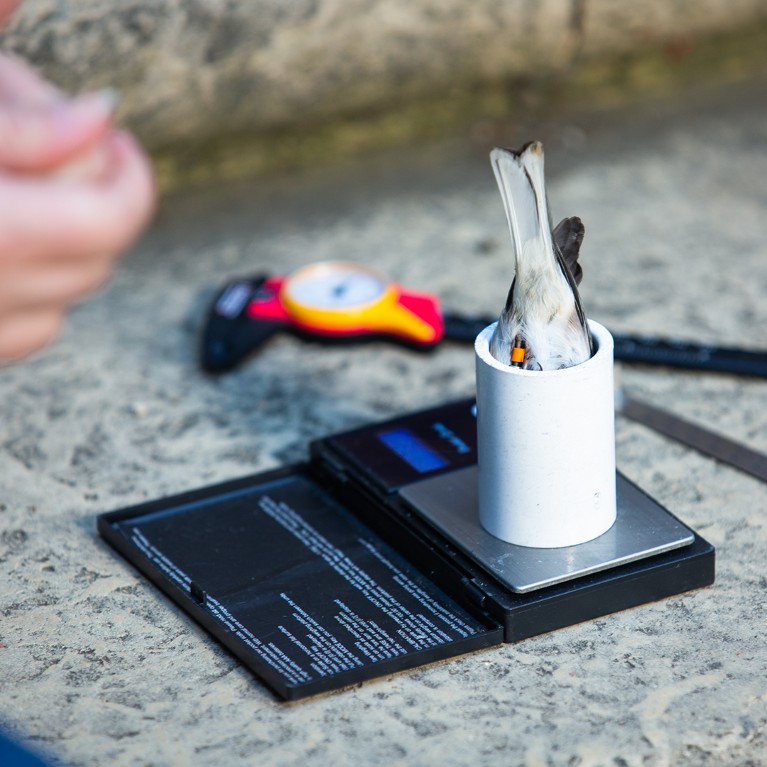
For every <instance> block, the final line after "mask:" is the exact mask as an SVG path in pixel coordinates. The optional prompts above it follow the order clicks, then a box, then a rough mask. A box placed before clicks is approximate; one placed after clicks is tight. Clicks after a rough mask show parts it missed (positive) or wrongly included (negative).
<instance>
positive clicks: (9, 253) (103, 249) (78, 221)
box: [0, 133, 156, 263]
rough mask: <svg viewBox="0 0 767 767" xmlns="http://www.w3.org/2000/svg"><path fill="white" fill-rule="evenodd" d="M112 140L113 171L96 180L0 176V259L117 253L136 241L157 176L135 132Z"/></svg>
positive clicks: (152, 200) (152, 202)
mask: <svg viewBox="0 0 767 767" xmlns="http://www.w3.org/2000/svg"><path fill="white" fill-rule="evenodd" d="M107 143H108V149H109V153H110V161H109V168H110V172H109V173H107V174H106V176H105V177H104V178H102V179H101V180H99V181H97V182H87V181H83V180H79V179H63V180H60V181H58V182H56V183H53V182H51V181H50V180H44V179H29V178H27V177H23V176H11V175H6V176H5V177H3V176H2V175H0V218H1V219H2V224H3V225H2V226H0V261H2V260H3V259H4V260H5V261H6V263H13V262H15V261H25V260H30V259H31V260H35V259H40V258H43V259H47V258H49V257H50V256H60V257H61V258H72V257H74V258H77V257H81V256H83V255H87V254H90V253H111V254H116V253H117V252H119V251H122V250H124V249H125V248H126V247H127V246H128V245H130V244H131V243H132V242H133V240H134V239H135V238H136V236H137V235H138V233H139V232H140V231H141V230H142V229H143V227H144V226H145V225H146V223H147V221H148V220H149V217H150V216H151V214H152V212H153V210H154V205H155V199H156V191H155V185H154V178H153V175H152V171H151V167H150V165H149V161H148V160H147V158H146V157H145V155H144V154H143V152H142V151H141V150H140V149H139V147H138V145H137V144H136V143H135V142H134V141H133V139H131V138H130V136H128V135H127V134H123V133H119V134H114V135H112V136H110V138H109V140H108V142H107Z"/></svg>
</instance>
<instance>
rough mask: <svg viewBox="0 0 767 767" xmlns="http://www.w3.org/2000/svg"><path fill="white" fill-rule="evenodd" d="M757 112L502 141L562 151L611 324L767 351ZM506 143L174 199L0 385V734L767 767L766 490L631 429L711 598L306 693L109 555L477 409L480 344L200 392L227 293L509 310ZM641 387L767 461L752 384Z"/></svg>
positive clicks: (89, 747) (322, 353) (335, 361)
mask: <svg viewBox="0 0 767 767" xmlns="http://www.w3.org/2000/svg"><path fill="white" fill-rule="evenodd" d="M764 95H765V83H764V82H760V83H753V84H750V85H742V86H737V87H736V86H733V87H731V88H728V89H725V90H720V91H717V92H700V93H696V94H687V96H685V97H677V98H674V99H671V100H668V101H666V102H662V103H656V104H653V105H647V104H646V105H644V106H643V107H641V108H638V107H637V108H635V109H632V110H631V111H624V112H621V113H616V114H611V115H602V116H595V115H592V116H590V117H582V118H576V117H574V116H569V117H567V118H566V119H564V120H559V121H552V122H551V124H547V125H539V126H534V127H533V128H532V129H531V132H530V134H529V135H520V134H518V133H515V134H513V135H512V134H510V133H507V132H504V129H503V127H501V128H500V129H498V131H496V133H495V134H493V136H492V139H491V141H497V142H498V143H504V142H507V143H522V141H524V140H526V139H528V138H533V137H537V138H541V139H543V140H544V142H545V144H546V147H547V162H548V177H549V195H550V201H551V204H552V207H553V210H554V215H555V217H557V218H559V217H562V216H564V215H570V214H578V215H580V216H581V217H582V218H583V219H584V221H585V222H586V227H587V237H586V241H585V245H584V249H583V255H582V260H583V263H584V268H585V278H584V283H583V299H584V302H585V306H586V308H587V311H588V314H589V315H590V316H591V317H593V318H594V319H597V320H599V321H601V322H603V323H604V324H606V325H608V326H609V327H611V328H612V329H614V330H621V331H628V330H630V331H636V332H654V333H663V334H667V335H669V334H672V335H677V336H681V337H686V338H692V339H698V340H700V341H707V342H709V341H710V342H719V343H722V344H740V345H743V346H748V347H761V348H765V347H767V334H766V333H765V328H767V301H766V300H765V296H767V260H765V231H766V230H765V223H764V222H765V210H767V184H766V183H765V179H767V102H766V101H765V98H764ZM485 143H487V145H485ZM489 143H490V141H488V142H482V141H479V140H478V141H477V142H475V143H474V144H472V145H451V146H439V147H432V148H429V149H425V150H413V151H410V152H408V153H405V152H401V153H398V154H393V155H387V156H385V157H377V158H373V159H371V160H370V161H369V162H368V163H366V164H365V165H361V164H360V165H355V166H353V167H347V168H341V169H338V170H335V171H332V172H331V171H322V172H317V173H306V174H301V175H299V174H296V175H295V176H293V177H282V178H278V179H271V180H266V179H262V180H260V181H258V182H254V183H252V184H249V185H248V184H241V185H239V186H230V187H227V188H224V189H206V190H202V191H199V192H188V193H186V194H185V195H183V196H178V197H176V198H175V199H172V200H168V201H167V203H166V205H165V206H164V208H163V210H162V212H161V215H160V216H159V218H158V220H157V222H156V224H155V226H154V227H153V229H152V231H151V232H150V233H149V234H148V236H147V237H146V238H145V239H144V240H143V242H142V243H141V244H140V245H139V246H138V247H137V248H136V250H135V252H134V253H133V254H132V256H131V257H130V258H129V259H128V260H127V261H126V262H125V264H124V266H123V267H122V269H121V271H120V273H119V275H118V277H117V279H116V280H115V281H114V282H113V284H112V285H111V286H110V287H109V288H108V289H107V290H106V291H105V292H104V293H103V294H101V295H100V296H98V297H97V298H96V299H95V300H92V301H90V302H88V303H87V304H85V305H83V306H82V307H81V308H79V309H78V310H77V311H76V312H75V313H74V314H73V315H72V318H71V322H70V324H69V327H68V329H67V331H66V333H65V334H64V337H63V338H62V339H61V341H60V342H59V343H58V344H57V345H56V346H55V347H53V348H52V349H50V350H49V351H48V352H47V353H45V354H43V355H41V356H40V357H38V358H37V359H35V360H33V361H31V362H28V363H25V364H22V365H18V366H16V367H11V368H7V369H4V370H2V371H1V372H0V442H1V444H2V448H1V450H0V476H2V483H3V497H2V499H1V504H0V531H2V532H1V538H0V576H1V577H2V584H3V586H2V588H1V589H0V615H2V619H1V620H0V691H1V693H2V697H1V698H0V700H2V703H0V720H2V721H4V722H5V725H6V727H7V728H8V729H9V730H10V731H11V732H12V733H13V734H14V735H15V736H17V737H19V738H23V739H24V741H25V742H26V743H28V744H29V745H31V746H33V747H35V748H38V749H42V750H43V751H44V752H46V753H47V754H49V755H50V758H51V759H52V760H53V761H54V763H57V764H59V763H60V764H68V765H107V764H109V765H187V764H193V765H222V764H224V765H245V764H258V765H262V766H263V765H280V767H289V766H290V765H305V764H311V765H331V764H332V765H334V766H337V765H346V764H357V765H362V764H365V765H379V764H380V765H383V764H386V765H390V764H414V765H415V764H417V765H427V764H429V765H431V764H435V765H436V764H439V765H467V764H474V765H491V764H492V765H495V764H504V765H560V764H561V765H605V766H606V765H615V766H616V767H617V766H618V765H631V766H632V767H633V766H634V765H675V766H679V765H682V766H684V765H690V767H692V766H693V765H694V766H695V767H697V766H699V765H759V764H765V763H767V756H765V754H767V683H765V679H767V646H766V645H765V642H764V637H763V634H764V626H765V615H764V605H765V598H766V597H767V580H766V579H765V574H764V562H765V561H766V554H767V527H766V526H765V516H764V515H765V508H767V487H765V485H764V484H763V483H761V482H759V481H757V480H755V479H751V478H749V477H746V476H745V475H743V474H740V473H738V472H737V471H735V470H734V469H731V468H727V467H725V466H722V465H719V464H717V463H716V462H714V461H712V460H710V459H708V458H705V457H703V456H701V455H698V454H696V453H694V452H692V451H691V450H689V449H686V448H684V447H681V446H679V445H677V444H674V443H672V442H670V441H667V440H666V439H663V438H661V437H659V436H657V435H656V434H654V433H653V432H651V431H649V430H648V429H646V428H644V427H642V426H639V425H636V424H633V423H630V422H628V421H625V420H624V419H622V418H619V419H618V423H617V433H618V437H617V456H618V463H619V466H620V468H621V469H622V470H623V471H624V472H625V473H626V474H627V475H628V476H629V477H630V478H632V479H634V480H635V481H637V482H638V483H639V484H640V485H641V486H642V487H643V488H645V489H646V490H647V491H648V492H649V493H650V494H652V495H653V496H655V497H656V498H657V499H658V500H659V501H660V502H661V503H663V504H664V505H665V506H667V507H668V508H669V509H670V510H671V511H673V512H674V513H675V514H677V515H678V516H679V517H681V518H682V519H683V520H684V521H685V522H687V523H688V524H690V525H691V526H693V527H694V528H695V529H697V530H698V531H699V532H700V533H701V534H702V535H704V536H705V537H706V538H707V539H708V540H710V541H711V542H712V543H713V544H714V545H715V546H716V547H717V554H718V571H717V580H716V583H715V585H714V586H713V587H711V588H707V589H704V590H701V591H698V592H695V593H690V594H685V595H682V596H678V597H674V598H671V599H667V600H664V601H662V602H659V603H656V604H652V605H648V606H644V607H640V608H636V609H633V610H629V611H626V612H623V613H620V614H616V615H611V616H608V617H605V618H601V619H599V620H595V621H590V622H587V623H583V624H581V625H577V626H574V627H572V628H568V629H565V630H561V631H558V632H555V633H552V634H548V635H544V636H541V637H538V638H533V639H530V640H527V641H524V642H522V643H520V644H517V645H505V646H502V647H498V648H495V649H490V650H486V651H482V652H478V653H475V654H472V655H469V656H465V657H462V658H459V659H456V660H452V661H449V662H443V663H438V664H434V665H431V666H428V667H426V668H421V669H418V670H415V671H410V672H405V673H401V674H398V675H396V676H392V677H388V678H384V679H380V680H377V681H373V682H369V683H366V684H364V685H362V686H359V687H355V688H353V689H347V690H345V691H343V692H339V693H334V694H327V695H324V696H321V697H318V698H314V699H310V700H308V701H305V702H301V703H297V704H290V705H285V704H282V703H279V702H277V701H276V699H275V698H274V697H273V696H272V694H271V693H270V692H269V691H268V690H267V689H266V688H265V687H264V686H263V685H262V684H261V683H259V682H258V681H257V680H256V679H255V678H254V677H253V676H251V674H250V673H248V672H247V671H246V670H244V669H243V668H242V667H241V666H240V665H239V663H238V662H237V661H235V660H234V659H233V658H232V657H230V655H228V654H227V653H226V652H225V651H223V650H222V649H221V648H220V647H219V646H218V645H217V644H215V643H214V642H213V641H212V640H211V639H209V638H208V636H207V635H206V634H205V633H204V632H203V631H202V630H200V629H199V628H197V626H196V625H194V624H193V623H192V622H191V621H190V620H188V619H187V618H186V617H185V616H184V615H182V614H181V613H180V612H179V611H178V610H176V609H175V608H173V607H172V606H171V605H170V604H169V602H168V601H167V600H166V599H165V598H163V597H162V596H160V595H159V594H158V592H157V591H155V590H154V588H153V587H152V586H150V585H149V584H148V583H147V582H146V581H145V580H144V579H143V578H141V577H139V576H138V575H137V574H136V572H135V571H134V570H133V569H132V568H131V567H129V566H128V565H127V564H125V563H124V562H123V561H122V560H120V559H119V558H117V557H116V556H115V555H114V553H113V552H112V551H111V550H110V549H109V548H108V547H107V545H106V544H104V543H103V542H102V541H101V540H100V539H99V538H98V536H97V534H96V528H95V519H96V516H97V514H99V513H101V512H103V511H108V510H112V509H115V508H119V507H122V506H127V505H130V504H133V503H136V502H140V501H143V500H146V499H151V498H155V497H159V496H162V495H165V494H169V493H172V492H176V491H181V490H184V489H191V488H194V487H198V486H201V485H204V484H208V483H212V482H215V481H218V480H223V479H226V478H230V477H236V476H239V475H244V474H248V473H251V472H253V471H257V470H263V469H268V468H272V467H275V466H277V465H280V464H282V463H285V462H288V461H293V460H297V459H301V458H303V457H304V456H305V453H306V445H307V441H308V440H309V439H311V438H313V437H318V436H321V435H324V434H327V433H329V432H332V431H335V430H340V429H343V428H347V427H351V426H354V425H359V424H363V423H366V422H368V421H370V420H373V419H380V418H383V417H386V416H390V415H393V414H395V413H401V412H404V411H407V410H410V409H416V408H421V407H424V406H431V405H435V404H438V403H440V402H442V401H446V400H450V399H452V398H455V397H459V396H464V395H470V394H471V393H472V391H473V354H472V351H471V349H469V348H465V347H460V346H456V345H447V344H446V345H444V346H443V347H442V348H440V349H439V350H437V351H436V352H435V353H434V354H431V355H419V354H416V353H413V352H409V351H407V350H404V349H400V348H396V347H393V346H389V345H385V344H377V343H376V344H372V345H367V346H363V347H342V348H325V347H321V346H318V345H309V344H305V343H301V342H299V341H297V340H294V339H292V338H288V337H284V338H277V339H274V340H273V341H272V342H271V343H270V344H269V345H268V347H266V348H264V349H263V351H262V353H261V354H260V356H258V357H257V358H256V359H253V360H252V361H251V362H250V363H249V364H248V365H247V366H245V367H243V368H241V369H240V370H238V371H237V372H235V373H233V374H231V375H228V376H226V377H221V378H210V377H207V376H205V375H203V374H202V373H201V372H200V370H199V368H198V365H197V358H196V343H197V338H198V333H199V329H200V323H201V317H202V313H203V310H204V308H205V306H206V304H207V302H208V301H209V299H210V297H211V295H212V292H213V290H214V289H215V288H216V287H217V286H218V285H219V284H220V283H221V281H222V280H223V279H225V278H226V277H229V276H232V275H238V274H243V273H245V274H246V273H249V272H255V271H259V270H262V269H268V270H272V271H274V272H275V273H282V272H287V271H290V270H292V269H294V268H296V267H298V266H300V265H302V264H305V263H308V262H312V261H315V260H319V259H328V258H345V259H354V260H359V261H363V262H365V263H370V264H375V265H376V266H377V267H379V268H380V269H382V270H384V271H385V272H387V273H388V274H390V275H391V276H392V277H394V278H396V279H397V280H399V281H401V282H403V283H404V284H406V285H410V286H412V287H416V288H420V289H423V290H429V291H433V292H436V293H438V294H439V295H440V296H441V297H442V300H443V304H444V305H445V307H446V308H449V309H453V310H463V311H467V312H483V313H495V312H497V310H498V309H499V308H500V306H501V304H502V302H503V299H504V297H505V293H506V290H507V289H508V284H509V281H510V279H511V265H510V261H511V259H510V253H509V248H508V247H507V245H506V237H507V235H506V232H505V222H504V220H503V214H502V209H501V204H500V198H499V196H498V192H497V190H496V187H495V182H494V180H493V177H492V173H491V171H490V167H489V165H488V162H487V157H486V153H487V149H488V148H489ZM477 144H482V146H477ZM623 381H624V383H625V384H626V386H627V387H628V388H629V389H630V390H631V391H633V392H635V393H637V394H642V395H643V396H644V397H645V398H646V399H649V400H651V401H652V402H654V403H656V404H660V405H662V406H664V407H666V408H668V409H670V410H673V411H674V412H677V413H680V414H682V415H685V416H686V417H688V418H689V419H692V420H695V421H697V422H699V423H703V424H707V425H709V426H711V427H712V428H715V429H718V430H720V431H722V432H724V433H726V434H728V435H729V436H730V437H732V438H735V439H738V440H741V441H743V442H745V443H747V444H748V445H750V446H752V447H754V448H757V449H761V450H763V451H767V409H766V408H765V404H767V398H766V397H765V393H766V392H767V382H765V381H763V380H746V379H744V378H738V377H736V376H730V375H716V374H702V373H692V372H680V371H673V370H670V369H662V368H639V367H629V366H626V367H624V370H623Z"/></svg>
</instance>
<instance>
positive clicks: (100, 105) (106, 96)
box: [56, 88, 120, 123]
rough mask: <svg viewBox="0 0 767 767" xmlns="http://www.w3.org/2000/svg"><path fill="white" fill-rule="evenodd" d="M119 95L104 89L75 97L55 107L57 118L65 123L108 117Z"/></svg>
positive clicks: (111, 90) (113, 109) (109, 89)
mask: <svg viewBox="0 0 767 767" xmlns="http://www.w3.org/2000/svg"><path fill="white" fill-rule="evenodd" d="M119 100H120V98H119V94H118V93H117V91H116V90H114V88H104V89H103V90H100V91H94V92H93V93H84V94H82V95H80V96H75V97H74V98H73V99H70V100H69V101H63V102H61V103H60V104H58V105H57V107H56V111H57V112H58V117H59V119H61V120H64V121H65V122H69V121H74V122H78V123H79V122H80V121H82V120H89V119H93V118H94V117H95V118H103V117H110V116H111V115H112V114H113V113H114V111H115V109H116V108H117V103H118V102H119Z"/></svg>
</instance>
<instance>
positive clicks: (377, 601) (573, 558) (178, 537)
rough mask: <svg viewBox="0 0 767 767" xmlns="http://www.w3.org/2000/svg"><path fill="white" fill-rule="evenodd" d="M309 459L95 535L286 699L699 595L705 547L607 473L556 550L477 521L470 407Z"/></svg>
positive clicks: (130, 516) (362, 432)
mask: <svg viewBox="0 0 767 767" xmlns="http://www.w3.org/2000/svg"><path fill="white" fill-rule="evenodd" d="M310 452H311V458H310V460H309V461H308V462H307V463H304V464H298V465H294V466H289V467H286V468H284V469H279V470H277V471H271V472H267V473H264V474H258V475H254V476H251V477H245V478H243V479H239V480H235V481H232V482H227V483H224V484H220V485H215V486H211V487H207V488H202V489H199V490H195V491H192V492H188V493H185V494H182V495H179V496H174V497H171V498H165V499H160V500H156V501H151V502H149V503H145V504H142V505H140V506H135V507H132V508H128V509H123V510H121V511H115V512H111V513H108V514H103V515H101V516H100V517H99V520H98V525H99V532H100V533H101V535H102V536H103V537H104V538H105V539H106V540H107V541H108V542H109V543H110V544H111V545H112V546H113V547H114V548H115V549H116V550H117V551H118V552H119V553H120V554H122V555H123V556H124V557H125V558H126V559H127V560H128V561H129V562H131V563H132V564H133V565H134V566H136V567H137V568H138V569H139V570H140V571H141V572H142V573H143V574H144V575H145V576H147V577H148V578H149V579H150V580H152V581H153V582H154V583H155V584H156V585H157V586H158V587H159V588H160V589H162V591H164V592H165V593H166V594H167V595H168V596H170V597H171V598H172V599H173V601H175V602H176V603H177V604H178V605H180V606H181V607H182V608H183V609H184V610H185V611H186V612H187V613H189V614H190V615H191V616H192V617H193V618H194V619H195V620H197V621H198V622H199V623H200V624H201V625H203V626H204V627H205V628H206V629H207V630H208V631H209V632H210V633H211V634H212V635H213V636H214V637H215V638H216V639H218V640H219V641H220V642H221V643H222V644H223V645H224V646H226V647H227V648H228V649H229V650H230V651H231V652H232V653H234V655H236V656H237V657H238V658H239V659H240V660H241V661H242V662H243V663H244V664H245V665H246V666H247V667H248V668H250V669H251V670H252V671H253V672H254V673H255V674H256V675H257V676H258V677H260V678H261V679H262V680H263V681H264V682H265V683H266V684H268V685H269V686H270V687H271V688H272V689H273V690H274V691H275V692H276V693H277V694H278V695H280V696H281V697H283V698H285V699H298V698H302V697H305V696H308V695H312V694H315V693H319V692H324V691H328V690H334V689H339V688H342V687H344V686H346V685H349V684H354V683H357V682H360V681H364V680H367V679H371V678H374V677H378V676H383V675H387V674H390V673H394V672H397V671H401V670H403V669H407V668H412V667H415V666H418V665H421V664H424V663H429V662H432V661H435V660H440V659H444V658H448V657H453V656H456V655H459V654H462V653H466V652H470V651H474V650H477V649H480V648H485V647H489V646H492V645H497V644H499V643H501V642H504V641H505V642H516V641H519V640H522V639H526V638H528V637H531V636H534V635H537V634H542V633H545V632H548V631H552V630H555V629H559V628H563V627H565V626H569V625H572V624H574V623H578V622H581V621H584V620H588V619H592V618H596V617H598V616H603V615H606V614H609V613H612V612H615V611H618V610H622V609H625V608H629V607H634V606H637V605H640V604H643V603H647V602H652V601H656V600H658V599H662V598H665V597H668V596H671V595H673V594H678V593H682V592H685V591H689V590H691V589H695V588H699V587H702V586H706V585H709V584H710V583H712V582H713V580H714V558H715V555H714V548H713V546H711V545H710V544H709V543H707V542H706V541H705V540H704V539H702V538H701V537H700V536H698V535H697V534H696V533H694V532H693V531H692V530H690V529H689V528H688V527H686V526H685V525H683V524H682V523H681V522H680V521H679V520H677V519H676V518H675V517H674V516H673V515H671V514H670V513H669V512H668V511H666V510H665V509H663V508H662V507H660V506H659V505H658V504H657V503H656V502H655V501H653V500H652V499H651V498H649V497H648V496H647V495H645V494H644V493H643V492H642V491H641V490H639V489H638V488H637V487H636V486H635V485H633V484H632V483H630V482H629V481H628V480H626V479H625V478H624V477H623V476H621V475H620V474H618V478H617V480H618V498H619V501H618V507H619V510H618V520H617V521H616V523H615V525H614V526H613V528H612V529H611V530H610V531H608V532H607V533H605V534H604V535H603V536H600V537H599V538H598V539H595V541H593V542H589V543H586V544H580V545H579V546H572V547H567V548H563V549H530V548H525V547H519V546H513V545H511V544H505V543H503V542H502V541H499V540H498V539H495V538H493V537H492V536H489V534H487V533H485V532H484V531H483V530H482V529H481V527H480V526H479V524H478V516H477V514H478V512H477V509H476V487H475V486H476V461H477V450H476V424H475V418H474V414H473V402H472V401H469V400H465V401H461V402H456V403H452V404H449V405H445V406H443V407H439V408H435V409H433V410H428V411H422V412H418V413H414V414H411V415H407V416H403V417H401V418H397V419H393V420H391V421H387V422H384V423H380V424H375V425H373V426H368V427H364V428H362V429H358V430H354V431H350V432H345V433H342V434H338V435H334V436H330V437H328V438H325V439H322V440H319V441H317V442H315V443H313V444H312V445H311V451H310Z"/></svg>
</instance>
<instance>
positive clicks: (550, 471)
mask: <svg viewBox="0 0 767 767" xmlns="http://www.w3.org/2000/svg"><path fill="white" fill-rule="evenodd" d="M589 327H590V329H591V334H592V337H593V339H594V342H595V346H596V352H595V353H594V355H593V356H592V357H591V358H590V359H589V360H587V361H586V362H583V363H581V364H580V365H575V366H574V367H570V368H563V369H562V370H551V371H541V370H537V371H536V370H522V369H520V368H514V367H509V366H508V365H504V364H502V363H501V362H499V361H498V360H496V359H495V358H494V357H493V356H492V355H491V354H490V349H489V343H490V338H491V336H492V334H493V330H494V329H495V325H494V324H493V325H490V326H489V327H487V328H485V329H484V330H483V331H482V332H481V333H480V334H479V335H478V336H477V339H476V342H475V345H474V349H475V353H476V365H477V439H478V452H479V455H478V460H479V488H478V490H479V516H480V522H481V524H482V526H483V527H484V528H485V530H487V531H488V532H489V533H491V534H492V535H494V536H496V537H497V538H500V539H502V540H504V541H507V542H508V543H514V544H517V545H519V546H531V547H535V548H558V547H562V546H574V545H576V544H579V543H585V542H586V541H589V540H592V539H593V538H596V537H597V536H599V535H601V534H602V533H604V532H606V531H607V530H609V529H610V527H611V526H612V524H613V523H614V522H615V516H616V499H615V411H614V401H613V339H612V336H611V335H610V333H609V332H608V330H607V329H606V328H604V327H603V326H602V325H600V324H598V323H596V322H593V321H591V320H589Z"/></svg>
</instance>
